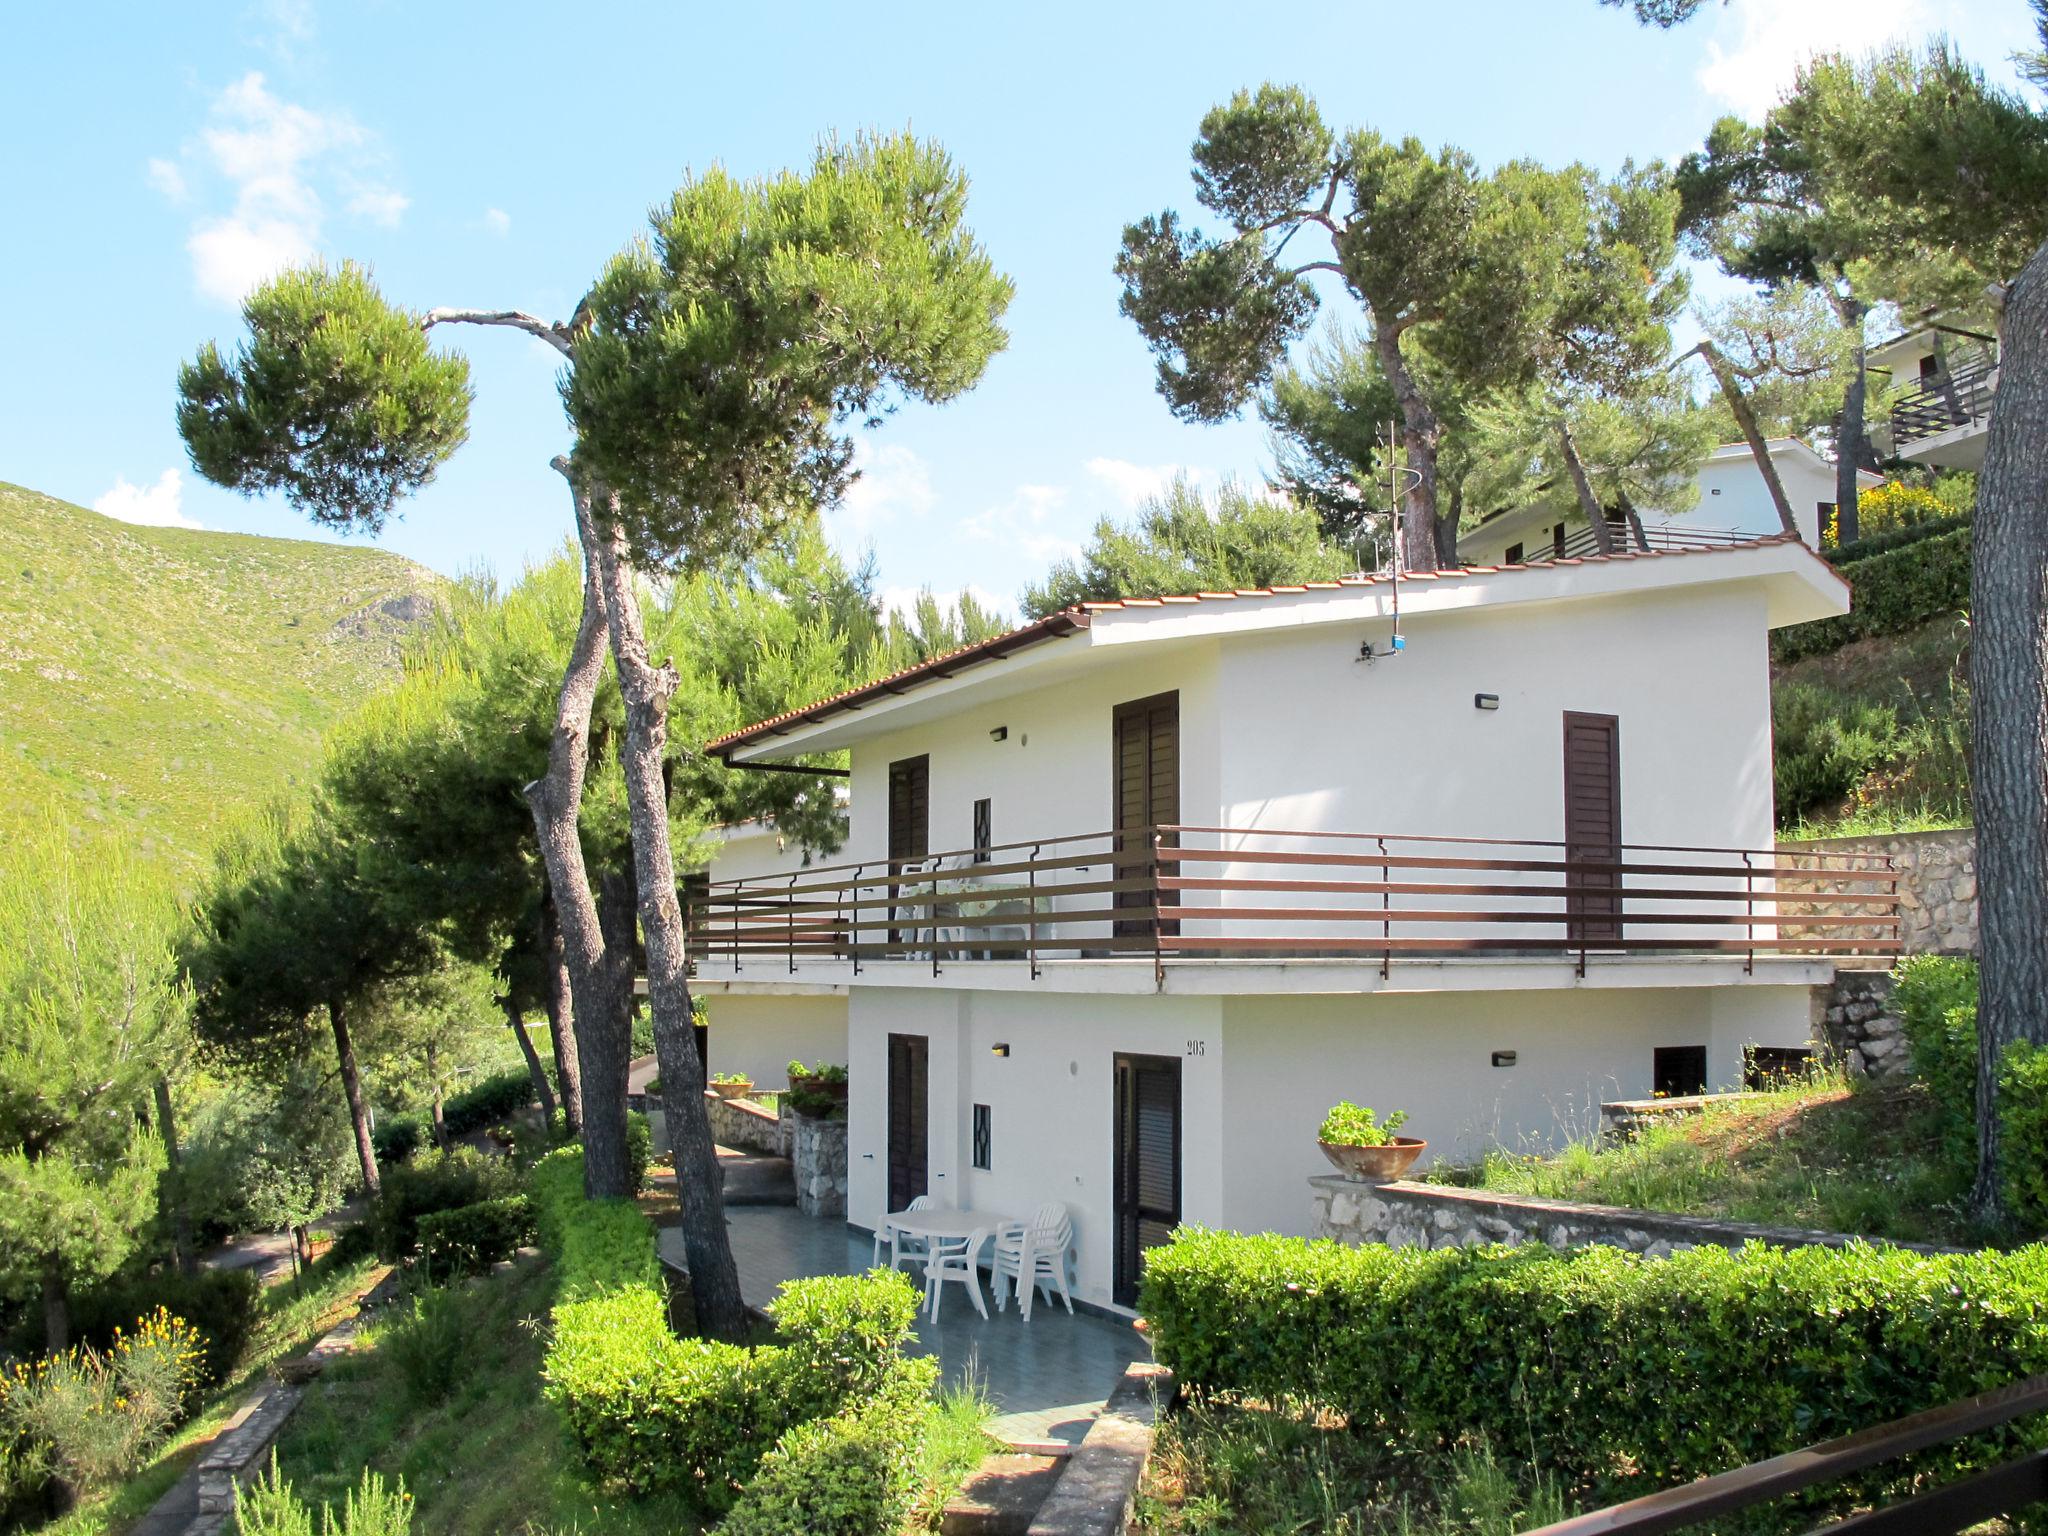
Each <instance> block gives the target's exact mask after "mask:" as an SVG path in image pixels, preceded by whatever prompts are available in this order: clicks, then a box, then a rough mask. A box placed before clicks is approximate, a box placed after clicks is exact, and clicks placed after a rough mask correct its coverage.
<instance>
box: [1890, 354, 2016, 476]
mask: <svg viewBox="0 0 2048 1536" xmlns="http://www.w3.org/2000/svg"><path fill="white" fill-rule="evenodd" d="M1997 390H1998V364H1997V363H1995V362H1993V361H1992V360H1991V359H1989V358H1982V359H1979V360H1977V361H1975V362H1971V363H1966V364H1964V365H1963V366H1961V367H1959V368H1955V369H1952V370H1950V371H1948V372H1945V373H1937V374H1936V375H1935V376H1934V377H1932V378H1930V379H1928V380H1927V381H1926V382H1924V383H1923V384H1921V385H1920V387H1919V388H1917V389H1913V390H1909V391H1908V392H1907V393H1905V394H1903V395H1901V396H1899V397H1898V399H1897V400H1896V401H1894V402H1893V404H1892V412H1891V426H1892V452H1893V453H1895V454H1897V455H1899V457H1901V458H1909V459H1910V458H1919V457H1922V456H1925V455H1926V454H1927V453H1928V450H1930V449H1933V448H1935V447H1936V444H1935V441H1934V440H1935V439H1938V438H1941V437H1943V436H1944V435H1946V434H1948V433H1951V432H1955V431H1958V430H1959V429H1961V428H1966V427H1978V428H1981V427H1982V426H1983V425H1984V423H1985V421H1986V419H1987V418H1988V417H1989V416H1990V415H1991V400H1992V396H1993V395H1994V394H1996V393H1997ZM1916 445H1917V446H1918V451H1917V452H1916V451H1915V448H1916Z"/></svg>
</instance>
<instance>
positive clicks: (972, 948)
mask: <svg viewBox="0 0 2048 1536" xmlns="http://www.w3.org/2000/svg"><path fill="white" fill-rule="evenodd" d="M690 937H691V943H692V946H693V951H694V954H695V956H696V957H697V961H698V964H699V966H700V968H701V969H703V970H704V971H705V973H707V974H715V973H716V968H717V967H719V966H720V965H721V964H722V963H723V962H730V964H731V967H732V970H733V971H734V973H743V972H744V970H745V969H746V967H747V965H748V963H749V962H754V963H756V964H762V963H767V964H773V963H775V962H778V961H779V962H782V963H783V964H785V965H786V966H787V968H788V969H789V970H791V971H794V970H795V969H796V968H797V965H798V964H799V962H806V961H809V962H817V961H826V962H832V961H845V962H847V963H849V964H850V965H851V966H852V968H853V970H854V972H855V973H856V974H858V973H859V971H860V969H861V966H862V964H863V963H864V962H868V961H879V960H914V961H919V962H928V963H929V964H930V965H931V966H932V968H933V970H934V971H935V972H936V971H937V970H938V969H939V968H940V967H941V966H942V964H944V963H947V962H954V961H960V962H969V961H974V962H979V961H986V960H997V959H1008V960H1023V961H1027V962H1028V963H1029V966H1030V971H1031V974H1032V976H1033V977H1036V976H1037V975H1038V973H1039V967H1040V962H1041V961H1043V960H1046V959H1075V960H1097V959H1102V960H1111V959H1126V960H1135V959H1144V960H1150V961H1151V962H1152V963H1153V965H1154V966H1155V968H1156V969H1158V970H1159V971H1160V972H1161V973H1162V974H1163V972H1164V968H1165V967H1166V966H1168V965H1172V964H1177V963H1181V962H1186V961H1199V960H1217V959H1239V960H1253V961H1270V960H1332V959H1345V960H1352V961H1364V962H1366V963H1373V962H1377V963H1378V965H1379V967H1380V970H1381V973H1382V974H1383V975H1384V974H1386V973H1387V972H1388V970H1389V969H1390V967H1391V966H1392V965H1393V963H1394V962H1395V961H1396V960H1415V959H1425V958H1446V957H1459V956H1522V957H1528V956H1538V957H1541V956H1553V957H1561V958H1565V959H1569V960H1572V961H1574V962H1575V963H1576V964H1577V965H1578V967H1579V969H1580V971H1581V972H1582V973H1583V971H1584V969H1585V966H1586V962H1587V959H1588V957H1589V956H1592V955H1599V956H1603V957H1604V956H1614V955H1620V956H1628V955H1662V956H1671V955H1711V954H1723V955H1738V956H1742V957H1744V958H1745V960H1746V961H1747V962H1748V963H1750V964H1752V965H1753V963H1754V960H1755V957H1756V956H1758V955H1760V954H1789V955H1808V956H1849V955H1888V954H1893V953H1896V952H1897V950H1898V948H1899V917H1898V878H1897V874H1896V871H1895V870H1894V869H1893V867H1892V863H1891V860H1890V859H1889V858H1886V857H1884V856H1882V855H1866V854H1848V853H1817V852H1799V853H1790V852H1785V851H1782V850H1778V849H1739V848H1701V847H1678V846H1659V845H1647V844H1631V845H1625V846H1622V847H1609V848H1591V847H1575V848H1567V847H1566V845H1565V844H1563V843H1560V842H1529V841H1513V840H1503V839H1493V838H1463V837H1415V836H1400V835H1392V834H1389V835H1385V836H1382V835H1378V834H1373V833H1341V832H1293V831H1288V832H1281V831H1268V830H1264V829H1257V830H1254V829H1247V828H1237V827H1194V826H1160V827H1132V828H1127V829H1124V830H1122V831H1118V832H1097V833H1088V834H1083V835H1078V836H1070V837H1054V838H1043V839H1040V840H1038V841H1035V842H1020V843H1009V844H1003V845H1000V846H997V847H994V848H987V849H983V850H980V851H979V852H976V851H974V850H966V849H963V850H959V851H957V852H954V853H943V854H934V855H930V856H928V857H926V858H921V859H917V860H912V861H902V862H898V863H895V864H891V862H890V861H888V860H885V859H869V860H864V861H861V862H858V863H842V864H834V865H825V866H820V867H817V868H812V869H804V870H798V871H795V872H793V873H790V874H787V875H779V876H774V877H770V878H763V879H752V880H733V881H720V882H713V883H712V884H710V885H709V886H708V887H706V888H705V889H704V890H703V891H702V892H700V893H699V894H698V895H697V896H696V898H695V899H694V900H693V901H692V903H691V911H690Z"/></svg>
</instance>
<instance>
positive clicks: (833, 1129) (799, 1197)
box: [790, 1115, 846, 1216]
mask: <svg viewBox="0 0 2048 1536" xmlns="http://www.w3.org/2000/svg"><path fill="white" fill-rule="evenodd" d="M790 1124H791V1125H792V1126H793V1127H794V1128H795V1132H796V1135H795V1138H794V1139H795V1142H796V1146H795V1149H794V1150H793V1152H792V1153H791V1155H790V1162H791V1164H792V1165H793V1166H794V1169H795V1173H796V1208H797V1209H798V1210H800V1211H802V1212H803V1213H804V1214H805V1215H806V1216H844V1215H845V1214H846V1122H845V1121H844V1120H813V1119H811V1118H810V1117H809V1116H808V1115H796V1116H794V1117H792V1119H791V1121H790Z"/></svg>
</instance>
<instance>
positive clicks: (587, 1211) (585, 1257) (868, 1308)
mask: <svg viewBox="0 0 2048 1536" xmlns="http://www.w3.org/2000/svg"><path fill="white" fill-rule="evenodd" d="M582 1163H583V1158H582V1150H581V1149H580V1148H577V1147H565V1148H563V1149H562V1150H561V1151H559V1152H554V1153H551V1154H549V1155H548V1156H547V1157H545V1158H543V1159H541V1161H540V1162H539V1163H538V1164H536V1165H535V1167H534V1170H533V1173H532V1176H531V1179H530V1183H529V1187H530V1189H531V1191H532V1196H533V1202H534V1208H535V1214H536V1216H537V1218H538V1224H539V1228H540V1234H541V1240H542V1241H543V1242H544V1243H545V1244H546V1245H547V1246H548V1248H549V1250H550V1252H551V1253H553V1255H554V1257H555V1263H556V1266H557V1270H558V1274H559V1277H560V1290H559V1297H558V1300H557V1302H556V1305H555V1308H554V1333H553V1339H552V1341H551V1343H550V1344H549V1347H548V1353H547V1358H546V1361H545V1362H544V1364H543V1367H542V1376H543V1379H544V1381H545V1383H546V1394H547V1396H548V1398H549V1400H550V1401H552V1402H554V1403H555V1404H556V1405H557V1406H558V1407H559V1408H560V1410H561V1412H562V1415H563V1418H564V1420H565V1421H566V1423H567V1425H568V1429H569V1433H570V1437H571V1438H572V1439H573V1440H574V1441H575V1443H576V1446H577V1448H578V1450H579V1451H580V1452H581V1453H582V1455H583V1458H584V1460H585V1462H586V1463H587V1464H588V1465H589V1467H590V1469H591V1471H592V1472H594V1473H595V1474H596V1475H597V1476H598V1477H599V1478H600V1479H602V1480H604V1481H605V1482H607V1483H610V1484H613V1485H615V1486H618V1487H621V1488H624V1489H626V1490H628V1491H630V1492H635V1493H641V1492H648V1491H651V1490H655V1489H675V1490H680V1491H683V1492H685V1493H688V1494H690V1495H691V1496H692V1497H694V1498H695V1499H696V1500H697V1502H698V1503H700V1504H701V1505H702V1506H703V1507H704V1508H706V1509H707V1510H710V1511H713V1512H719V1511H723V1510H725V1509H728V1508H730V1507H731V1506H732V1504H733V1501H734V1500H735V1498H737V1497H738V1496H739V1494H740V1491H741V1490H742V1489H743V1488H744V1487H745V1486H746V1485H747V1483H748V1481H749V1479H751V1478H752V1477H753V1475H754V1473H755V1471H756V1469H757V1468H758V1467H760V1466H761V1464H762V1458H763V1457H764V1456H766V1455H767V1454H768V1453H769V1452H770V1450H771V1449H773V1448H774V1447H775V1446H776V1445H777V1443H778V1442H780V1441H781V1440H783V1438H784V1436H785V1435H786V1434H787V1433H788V1432H790V1431H791V1430H793V1429H795V1428H797V1427H798V1426H800V1425H804V1424H809V1423H813V1422H815V1421H819V1420H825V1419H830V1418H833V1417H835V1416H836V1415H839V1414H841V1413H842V1412H845V1411H846V1410H847V1409H848V1408H849V1406H850V1405H853V1404H857V1403H866V1402H871V1401H879V1400H881V1399H882V1398H884V1397H886V1396H887V1395H889V1394H890V1393H892V1392H910V1393H912V1395H922V1394H924V1393H926V1392H927V1391H928V1389H929V1387H930V1382H931V1377H930V1375H929V1371H928V1369H927V1368H925V1367H922V1366H920V1365H918V1364H917V1363H916V1362H913V1361H910V1360H908V1359H907V1358H906V1357H905V1356H904V1355H903V1353H902V1346H903V1343H904V1340H905V1339H906V1338H907V1337H908V1336H909V1332H910V1327H911V1324H912V1322H913V1321H914V1320H915V1318H916V1315H917V1302H918V1297H917V1292H916V1290H915V1288H913V1287H912V1285H911V1284H910V1282H909V1281H908V1280H907V1279H905V1278H904V1277H903V1276H902V1275H900V1274H895V1273H891V1274H887V1275H873V1276H829V1277H824V1278H820V1279H812V1280H798V1281H792V1282H790V1283H789V1284H787V1285H785V1286H784V1287H783V1288H782V1294H781V1296H780V1298H779V1299H778V1300H777V1302H776V1303H775V1304H774V1306H773V1307H771V1308H770V1311H771V1313H772V1315H773V1316H774V1318H775V1321H776V1324H777V1327H778V1330H779V1335H780V1337H781V1339H782V1340H783V1342H782V1343H781V1344H780V1345H778V1346H766V1347H749V1346H744V1345H737V1344H726V1343H720V1342H715V1341H711V1340H705V1339H679V1338H677V1337H676V1336H675V1335H674V1334H673V1333H671V1332H670V1331H669V1327H668V1310H667V1300H666V1296H665V1293H664V1291H663V1288H662V1282H661V1275H660V1266H659V1262H658V1260H657V1258H656V1255H655V1245H654V1229H653V1227H652V1225H651V1224H649V1222H648V1221H647V1219H646V1217H645V1216H643V1215H642V1214H641V1213H640V1211H639V1210H638V1208H637V1207H635V1206H634V1205H633V1204H632V1203H631V1202H630V1201H626V1200H603V1201H589V1200H585V1199H584V1198H583V1169H582ZM919 1422H920V1421H917V1420H916V1419H915V1418H914V1416H912V1417H906V1418H905V1419H904V1420H903V1421H902V1423H901V1424H900V1425H899V1428H900V1430H901V1432H902V1433H904V1434H906V1435H918V1434H921V1431H920V1430H919V1428H918V1425H919ZM848 1433H849V1434H855V1431H854V1430H852V1429H849V1430H848ZM876 1433H881V1431H880V1430H878V1429H876V1428H875V1427H874V1426H872V1425H865V1426H864V1427H862V1428H861V1429H860V1430H859V1432H858V1434H857V1435H855V1438H859V1437H860V1436H866V1435H870V1434H876ZM801 1449H802V1447H801V1445H799V1446H797V1447H795V1448H793V1450H792V1457H793V1458H794V1459H796V1460H798V1461H799V1462H800V1463H801V1464H802V1465H809V1464H810V1462H809V1461H808V1459H807V1458H803V1457H797V1456H796V1452H797V1451H800V1450H801ZM778 1475H780V1476H784V1477H788V1476H794V1475H795V1474H794V1473H792V1472H787V1471H785V1472H784V1473H782V1474H778ZM885 1492H886V1490H885Z"/></svg>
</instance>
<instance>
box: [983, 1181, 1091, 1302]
mask: <svg viewBox="0 0 2048 1536" xmlns="http://www.w3.org/2000/svg"><path fill="white" fill-rule="evenodd" d="M1073 1252H1074V1222H1073V1218H1072V1217H1070V1216H1069V1215H1068V1214H1067V1208H1066V1207H1065V1206H1064V1205H1061V1204H1059V1203H1058V1202H1054V1203H1052V1204H1049V1205H1041V1206H1040V1207H1039V1208H1038V1214H1037V1215H1035V1216H1033V1217H1032V1218H1031V1220H1030V1221H1028V1222H1023V1221H1006V1222H1004V1223H1003V1224H1002V1225H1001V1226H999V1227H997V1228H996V1246H995V1263H994V1264H993V1266H992V1273H993V1276H994V1283H995V1287H996V1310H997V1311H1001V1310H1002V1309H1003V1308H1004V1307H1005V1306H1006V1305H1007V1304H1008V1302H1009V1299H1010V1298H1009V1289H1008V1287H1007V1286H1006V1285H1005V1284H1004V1282H1005V1280H1008V1281H1012V1282H1014V1283H1015V1285H1016V1287H1017V1306H1018V1309H1019V1310H1020V1311H1021V1312H1023V1314H1024V1321H1025V1322H1027V1323H1028V1322H1030V1321H1031V1299H1032V1297H1033V1295H1034V1294H1036V1293H1037V1292H1038V1291H1040V1290H1043V1291H1044V1292H1045V1299H1046V1300H1047V1301H1051V1300H1052V1292H1053V1287H1054V1286H1058V1287H1059V1293H1060V1297H1061V1299H1062V1300H1064V1301H1065V1302H1066V1304H1067V1311H1068V1312H1072V1311H1073V1310H1074V1293H1073V1292H1072V1291H1070V1290H1069V1289H1068V1288H1067V1268H1068V1265H1069V1263H1070V1262H1071V1260H1072V1258H1073Z"/></svg>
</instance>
